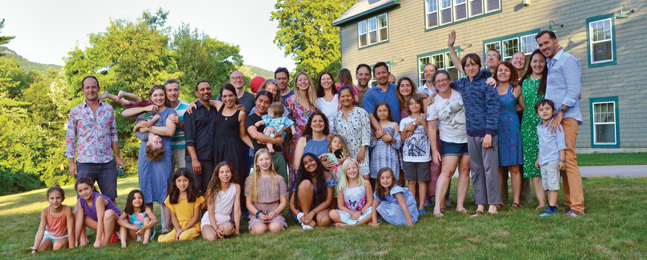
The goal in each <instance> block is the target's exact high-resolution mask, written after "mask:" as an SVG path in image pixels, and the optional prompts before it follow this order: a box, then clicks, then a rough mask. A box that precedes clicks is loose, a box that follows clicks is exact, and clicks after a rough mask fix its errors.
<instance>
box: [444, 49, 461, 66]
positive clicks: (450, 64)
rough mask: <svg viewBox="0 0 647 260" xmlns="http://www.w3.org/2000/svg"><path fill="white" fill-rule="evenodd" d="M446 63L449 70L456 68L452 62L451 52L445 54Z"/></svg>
mask: <svg viewBox="0 0 647 260" xmlns="http://www.w3.org/2000/svg"><path fill="white" fill-rule="evenodd" d="M457 54H458V53H457ZM445 62H447V68H453V67H454V63H453V62H452V56H451V54H449V52H445Z"/></svg>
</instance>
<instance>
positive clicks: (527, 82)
mask: <svg viewBox="0 0 647 260" xmlns="http://www.w3.org/2000/svg"><path fill="white" fill-rule="evenodd" d="M547 77H548V69H547V67H546V56H544V54H542V53H541V51H540V50H535V51H534V52H533V53H532V54H531V55H530V63H528V68H527V69H526V73H525V74H524V76H523V78H521V82H522V83H521V89H522V94H521V98H520V99H519V106H517V110H522V111H523V117H522V119H521V143H522V144H523V145H522V147H523V177H524V178H532V185H533V187H534V188H535V195H536V196H537V201H539V206H537V209H541V208H545V207H546V195H545V192H544V188H543V186H542V184H541V172H540V171H539V169H537V168H535V163H534V162H535V160H536V157H537V154H538V153H539V139H538V137H537V124H539V122H540V121H541V118H539V117H538V116H537V113H536V112H535V104H537V102H539V100H542V99H544V96H545V95H546V79H547Z"/></svg>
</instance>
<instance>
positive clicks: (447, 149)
mask: <svg viewBox="0 0 647 260" xmlns="http://www.w3.org/2000/svg"><path fill="white" fill-rule="evenodd" d="M440 144H441V147H442V148H441V149H440V152H441V154H442V156H443V157H445V156H463V155H469V153H468V152H467V143H462V144H461V143H450V142H445V141H443V140H441V141H440Z"/></svg>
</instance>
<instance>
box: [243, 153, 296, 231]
mask: <svg viewBox="0 0 647 260" xmlns="http://www.w3.org/2000/svg"><path fill="white" fill-rule="evenodd" d="M245 202H246V204H247V209H248V210H249V229H250V230H251V233H252V234H265V232H267V231H268V230H269V231H270V232H272V233H278V232H282V231H283V230H285V228H287V227H288V223H287V222H286V221H285V218H284V217H283V210H285V208H286V207H287V206H288V187H287V185H286V184H285V180H284V179H283V177H282V176H281V175H279V174H278V173H276V171H275V170H274V161H272V155H271V154H270V152H269V151H268V150H267V149H265V148H262V149H259V150H258V151H257V152H256V155H254V170H253V172H252V175H250V176H249V177H248V178H247V180H246V181H245Z"/></svg>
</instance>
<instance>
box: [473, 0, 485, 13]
mask: <svg viewBox="0 0 647 260" xmlns="http://www.w3.org/2000/svg"><path fill="white" fill-rule="evenodd" d="M482 13H483V0H471V2H470V15H471V16H475V15H479V14H482Z"/></svg>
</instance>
